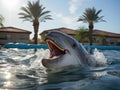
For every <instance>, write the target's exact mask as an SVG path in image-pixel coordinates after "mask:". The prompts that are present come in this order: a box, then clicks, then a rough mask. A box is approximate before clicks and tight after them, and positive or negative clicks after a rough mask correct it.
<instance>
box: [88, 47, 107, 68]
mask: <svg viewBox="0 0 120 90" xmlns="http://www.w3.org/2000/svg"><path fill="white" fill-rule="evenodd" d="M90 63H91V66H106V65H107V58H106V57H105V56H104V54H103V53H102V52H100V51H99V50H98V49H96V48H95V49H94V52H93V55H91V59H90Z"/></svg>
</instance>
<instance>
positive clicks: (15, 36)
mask: <svg viewBox="0 0 120 90" xmlns="http://www.w3.org/2000/svg"><path fill="white" fill-rule="evenodd" d="M30 34H31V32H30V31H27V30H23V29H19V28H15V27H2V28H0V45H4V44H6V43H29V36H30Z"/></svg>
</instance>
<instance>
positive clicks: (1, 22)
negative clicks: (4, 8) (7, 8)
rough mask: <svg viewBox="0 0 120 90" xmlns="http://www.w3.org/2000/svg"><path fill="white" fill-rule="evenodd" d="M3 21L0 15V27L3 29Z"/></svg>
mask: <svg viewBox="0 0 120 90" xmlns="http://www.w3.org/2000/svg"><path fill="white" fill-rule="evenodd" d="M3 20H4V17H3V16H2V15H0V27H3V26H4V25H3Z"/></svg>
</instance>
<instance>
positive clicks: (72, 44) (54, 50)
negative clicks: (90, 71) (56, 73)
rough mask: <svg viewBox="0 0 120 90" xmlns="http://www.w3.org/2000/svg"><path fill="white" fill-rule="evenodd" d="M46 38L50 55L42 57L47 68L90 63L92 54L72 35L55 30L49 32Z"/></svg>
mask: <svg viewBox="0 0 120 90" xmlns="http://www.w3.org/2000/svg"><path fill="white" fill-rule="evenodd" d="M45 40H46V42H47V44H48V47H49V50H50V57H49V58H47V59H42V64H43V66H45V67H46V68H51V69H52V68H53V69H54V68H63V67H66V66H87V65H88V59H89V57H90V55H89V54H88V52H87V51H86V50H85V48H84V47H83V46H82V45H81V44H80V43H79V42H78V41H77V40H76V39H74V38H73V37H72V36H69V35H67V34H64V33H62V32H58V31H53V32H50V33H48V34H47V36H46V39H45Z"/></svg>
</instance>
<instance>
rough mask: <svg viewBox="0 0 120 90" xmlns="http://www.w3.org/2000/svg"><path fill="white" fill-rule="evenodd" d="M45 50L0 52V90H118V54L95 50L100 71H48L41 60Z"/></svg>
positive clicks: (89, 69) (119, 65)
mask: <svg viewBox="0 0 120 90" xmlns="http://www.w3.org/2000/svg"><path fill="white" fill-rule="evenodd" d="M49 54H50V53H49V50H48V49H38V51H37V52H36V53H34V50H33V49H16V48H13V49H4V48H3V49H1V50H0V90H120V51H119V50H118V51H117V50H99V51H98V50H95V51H94V53H93V55H94V56H95V57H96V58H98V59H99V61H100V62H103V63H104V62H106V61H105V60H107V64H106V65H105V66H101V67H84V68H80V67H69V68H65V69H64V70H60V71H59V70H58V71H57V70H56V71H51V70H47V69H46V68H44V67H43V66H42V64H41V59H42V58H46V57H48V56H49Z"/></svg>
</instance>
